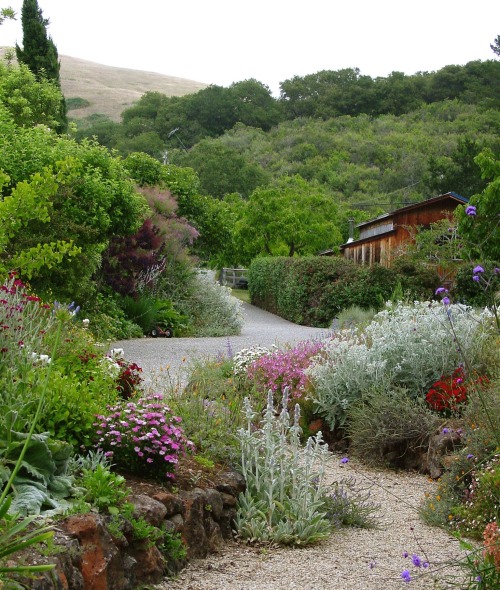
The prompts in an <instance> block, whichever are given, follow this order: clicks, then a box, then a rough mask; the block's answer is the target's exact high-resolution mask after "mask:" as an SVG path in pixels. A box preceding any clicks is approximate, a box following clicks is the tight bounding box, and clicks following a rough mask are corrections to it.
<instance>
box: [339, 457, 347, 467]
mask: <svg viewBox="0 0 500 590" xmlns="http://www.w3.org/2000/svg"><path fill="white" fill-rule="evenodd" d="M340 462H341V463H342V464H343V465H345V464H346V463H349V458H348V457H342V459H341V460H340Z"/></svg>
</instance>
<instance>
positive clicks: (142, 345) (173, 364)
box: [112, 303, 328, 380]
mask: <svg viewBox="0 0 500 590" xmlns="http://www.w3.org/2000/svg"><path fill="white" fill-rule="evenodd" d="M243 315H244V320H245V321H244V325H243V328H242V330H241V334H239V335H238V336H222V337H218V338H135V339H132V340H120V341H117V342H114V343H113V345H112V348H122V349H123V351H124V356H125V358H126V359H127V360H128V361H130V362H134V363H137V364H138V365H139V366H140V367H141V368H142V370H143V372H144V376H145V378H146V380H148V379H153V380H154V379H157V378H159V375H161V374H162V373H163V374H165V373H167V372H168V374H169V375H170V377H173V378H174V379H178V378H180V379H182V375H183V370H182V369H183V367H184V366H186V364H188V363H189V361H192V360H200V359H205V358H214V357H217V355H221V354H224V355H226V356H227V354H228V351H229V350H231V351H232V353H236V352H238V351H239V350H242V349H243V348H248V347H250V346H253V345H259V346H266V347H268V346H271V345H272V344H276V345H278V346H279V345H284V344H286V343H290V344H293V343H296V342H300V341H303V340H308V339H321V338H324V337H326V336H327V335H328V331H327V330H325V329H324V328H310V327H307V326H299V325H297V324H294V323H292V322H289V321H288V320H284V319H283V318H280V317H278V316H276V315H274V314H272V313H269V312H267V311H264V310H262V309H260V308H259V307H256V306H255V305H250V304H249V303H243ZM167 368H168V371H167Z"/></svg>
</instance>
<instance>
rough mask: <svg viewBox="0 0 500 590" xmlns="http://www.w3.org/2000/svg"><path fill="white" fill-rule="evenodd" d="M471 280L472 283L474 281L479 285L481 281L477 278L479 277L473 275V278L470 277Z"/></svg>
mask: <svg viewBox="0 0 500 590" xmlns="http://www.w3.org/2000/svg"><path fill="white" fill-rule="evenodd" d="M472 280H473V281H476V283H479V281H480V280H481V278H480V277H479V275H474V276H473V277H472Z"/></svg>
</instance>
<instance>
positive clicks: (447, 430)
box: [442, 428, 450, 434]
mask: <svg viewBox="0 0 500 590" xmlns="http://www.w3.org/2000/svg"><path fill="white" fill-rule="evenodd" d="M442 432H443V434H448V432H450V429H449V428H443V430H442Z"/></svg>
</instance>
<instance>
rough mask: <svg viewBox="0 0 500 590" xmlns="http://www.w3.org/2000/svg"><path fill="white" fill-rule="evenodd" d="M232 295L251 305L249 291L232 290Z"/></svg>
mask: <svg viewBox="0 0 500 590" xmlns="http://www.w3.org/2000/svg"><path fill="white" fill-rule="evenodd" d="M231 293H232V294H233V295H234V296H235V297H237V298H238V299H239V300H240V301H243V302H244V303H250V293H249V291H248V289H231Z"/></svg>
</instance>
